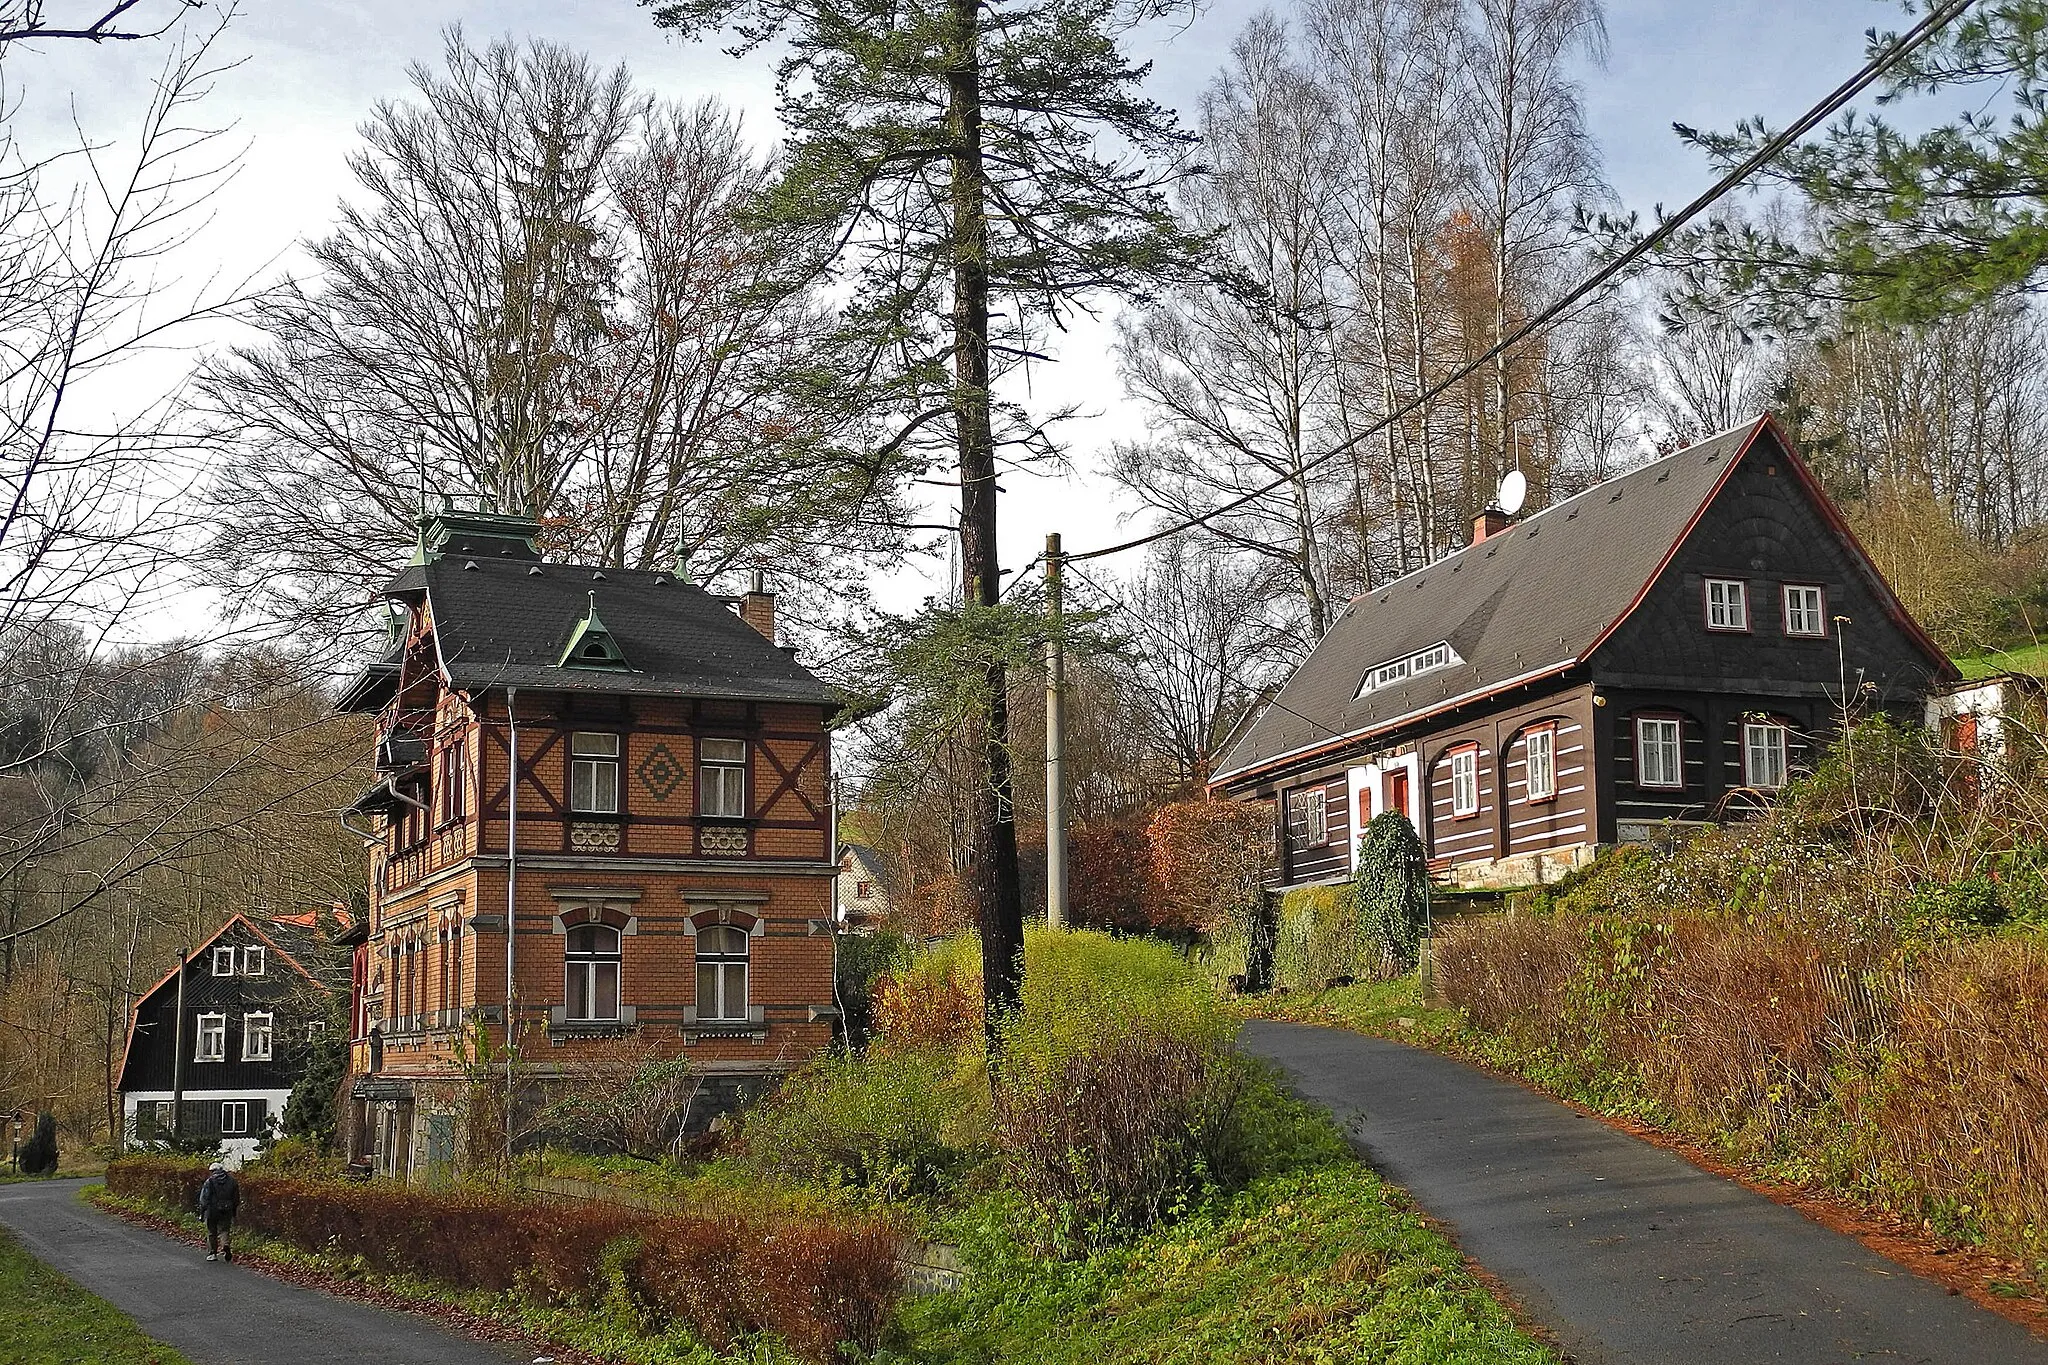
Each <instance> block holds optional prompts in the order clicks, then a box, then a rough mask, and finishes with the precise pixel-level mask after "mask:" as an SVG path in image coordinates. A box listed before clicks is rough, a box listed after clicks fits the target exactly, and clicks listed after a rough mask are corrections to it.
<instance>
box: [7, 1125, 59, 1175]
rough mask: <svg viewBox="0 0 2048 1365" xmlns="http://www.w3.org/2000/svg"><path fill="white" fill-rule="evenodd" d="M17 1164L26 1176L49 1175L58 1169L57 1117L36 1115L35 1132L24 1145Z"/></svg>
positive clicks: (18, 1155) (16, 1161)
mask: <svg viewBox="0 0 2048 1365" xmlns="http://www.w3.org/2000/svg"><path fill="white" fill-rule="evenodd" d="M15 1164H16V1165H17V1166H18V1167H19V1168H20V1169H21V1171H22V1173H23V1174H25V1175H49V1174H51V1173H52V1172H54V1171H55V1170H56V1169H57V1116H56V1115H55V1114H48V1113H45V1114H38V1115H36V1126H35V1131H34V1133H32V1134H31V1135H30V1136H29V1140H28V1141H27V1142H25V1143H23V1144H22V1146H21V1151H20V1152H19V1153H18V1154H17V1155H16V1158H15Z"/></svg>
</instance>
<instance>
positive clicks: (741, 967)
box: [697, 924, 749, 1019]
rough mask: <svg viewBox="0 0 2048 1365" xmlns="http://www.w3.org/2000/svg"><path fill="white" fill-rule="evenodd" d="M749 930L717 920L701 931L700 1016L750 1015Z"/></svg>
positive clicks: (727, 1016) (698, 964) (736, 1016)
mask: <svg viewBox="0 0 2048 1365" xmlns="http://www.w3.org/2000/svg"><path fill="white" fill-rule="evenodd" d="M748 947H749V940H748V938H747V931H746V930H744V929H736V928H734V927H733V926H732V925H730V924H714V925H711V926H710V927H708V928H704V929H699V930H698V931H697V1017H698V1018H699V1019H745V1018H746V1017H747V950H748Z"/></svg>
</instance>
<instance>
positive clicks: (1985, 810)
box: [1245, 723, 2048, 1294]
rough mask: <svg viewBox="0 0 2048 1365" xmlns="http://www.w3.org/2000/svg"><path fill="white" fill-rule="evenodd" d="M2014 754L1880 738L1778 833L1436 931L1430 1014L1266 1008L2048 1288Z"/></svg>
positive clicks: (1607, 875)
mask: <svg viewBox="0 0 2048 1365" xmlns="http://www.w3.org/2000/svg"><path fill="white" fill-rule="evenodd" d="M2010 738H2011V743H2012V745H2013V748H2012V749H2011V750H2010V751H2009V752H2008V754H2007V756H2006V766H2005V767H2004V768H2002V769H2000V770H1998V771H1995V772H1993V771H1983V772H1964V773H1960V774H1959V773H1957V772H1956V771H1954V770H1952V769H1951V768H1950V767H1948V766H1947V765H1945V763H1944V761H1943V760H1942V759H1941V758H1940V757H1939V756H1938V755H1937V754H1935V753H1934V752H1933V751H1932V750H1931V749H1930V748H1929V747H1928V745H1927V744H1926V742H1925V741H1924V740H1923V739H1922V738H1921V737H1920V736H1918V735H1915V734H1908V733H1904V732H1901V731H1898V730H1895V729H1893V728H1891V727H1889V726H1886V725H1883V724H1881V723H1872V724H1869V725H1866V726H1864V727H1862V728H1860V729H1859V730H1857V731H1856V732H1855V733H1854V737H1853V739H1852V740H1851V741H1850V742H1849V743H1847V744H1844V745H1840V746H1837V747H1836V749H1835V750H1834V751H1833V752H1832V753H1831V754H1830V755H1829V756H1828V758H1827V759H1826V761H1825V762H1824V763H1823V764H1822V766H1821V768H1820V770H1819V771H1818V772H1816V773H1815V774H1813V775H1812V776H1811V777H1810V778H1808V779H1807V780H1806V781H1805V782H1804V783H1803V784H1801V786H1799V787H1798V788H1797V789H1796V790H1794V791H1792V792H1791V793H1789V794H1788V796H1787V798H1786V799H1785V800H1784V801H1783V802H1782V803H1781V804H1780V805H1779V806H1778V807H1777V808H1776V809H1775V810H1774V811H1773V812H1772V813H1770V814H1769V815H1767V816H1764V817H1761V818H1759V819H1757V820H1754V821H1751V822H1748V823H1744V824H1737V825H1733V826H1730V827H1727V828H1722V829H1713V830H1708V831H1705V832H1702V833H1699V834H1696V835H1690V836H1679V835H1676V834H1674V836H1673V837H1672V839H1671V840H1670V841H1669V842H1668V843H1667V844H1665V845H1664V846H1661V847H1655V848H1623V849H1617V850H1615V851H1614V852H1612V853H1609V854H1607V855H1606V856H1604V857H1602V858H1601V859H1600V860H1599V861H1598V862H1596V863H1595V864H1593V865H1592V866H1591V867H1589V868H1587V869H1586V870H1585V871H1583V872H1581V873H1579V874H1576V875H1574V876H1573V877H1571V878H1569V879H1567V880H1566V881H1564V882H1561V883H1559V884H1556V885H1554V886H1551V887H1549V888H1546V889H1544V890H1542V891H1541V892H1538V893H1534V894H1529V895H1523V896H1519V897H1517V898H1515V901H1514V903H1513V904H1512V906H1511V907H1510V913H1508V914H1504V915H1485V916H1471V917H1461V918H1457V919H1453V920H1451V921H1449V922H1447V923H1446V924H1444V925H1442V926H1441V927H1440V928H1439V931H1438V932H1437V934H1436V935H1435V936H1434V938H1433V940H1432V946H1433V953H1432V967H1433V976H1432V985H1433V987H1434V990H1433V993H1432V995H1431V998H1430V1000H1429V1002H1427V1003H1425V1001H1424V999H1423V993H1422V991H1421V989H1420V985H1419V982H1418V981H1417V979H1416V978H1414V977H1408V978H1405V979H1398V980H1382V981H1374V982H1369V983H1367V984H1363V985H1356V986H1350V987H1340V988H1337V989H1331V990H1315V989H1302V988H1296V989H1291V990H1288V991H1287V992H1286V993H1284V994H1276V995H1271V996H1267V997H1264V998H1262V999H1259V1000H1256V1001H1248V1002H1246V1006H1245V1008H1246V1009H1247V1010H1249V1011H1250V1012H1254V1013H1261V1014H1267V1015H1271V1016H1275V1017H1285V1018H1294V1019H1300V1020H1305V1021H1309V1022H1317V1023H1330V1024H1337V1025H1341V1026H1345V1027H1351V1028H1356V1029H1359V1030H1360V1031H1363V1032H1369V1033H1375V1034H1381V1035H1384V1036H1388V1037H1395V1038H1404V1039H1407V1040H1409V1041H1413V1042H1417V1043H1420V1044H1423V1045H1428V1046H1436V1047H1440V1048H1443V1049H1445V1050H1449V1051H1453V1052H1458V1053H1460V1054H1462V1055H1465V1056H1467V1057H1469V1058H1472V1059H1473V1060H1477V1061H1480V1062H1483V1063H1485V1064H1488V1065H1491V1066H1493V1067H1496V1068H1498V1069H1500V1070H1504V1071H1508V1072H1511V1073H1514V1074H1516V1075H1519V1076H1522V1077H1524V1078H1526V1079H1528V1080H1530V1081H1533V1082H1535V1083H1536V1084H1538V1085H1540V1086H1542V1087H1543V1088H1545V1089H1547V1090H1549V1091H1551V1092H1552V1093H1554V1094H1557V1095H1559V1096H1561V1097H1563V1098H1566V1099H1569V1100H1572V1101H1574V1102H1577V1103H1580V1104H1583V1105H1586V1106H1587V1107H1589V1108H1592V1109H1595V1110H1598V1111H1601V1112H1604V1113H1608V1114H1613V1115H1619V1116H1626V1117H1630V1118H1635V1119H1640V1120H1643V1121H1645V1122H1648V1123H1651V1124H1653V1125H1655V1126H1657V1127H1659V1128H1662V1129H1665V1130H1667V1131H1669V1132H1672V1133H1675V1134H1679V1135H1682V1136H1684V1137H1686V1138H1689V1139H1692V1140H1695V1141H1697V1142H1700V1143H1701V1144H1703V1145H1704V1146H1705V1147H1707V1148H1708V1149H1709V1150H1711V1151H1715V1152H1718V1153H1719V1154H1721V1155H1722V1156H1724V1157H1725V1158H1726V1159H1727V1160H1729V1161H1730V1162H1731V1163H1733V1164H1735V1165H1736V1166H1738V1167H1739V1168H1742V1169H1746V1170H1749V1171H1751V1172H1753V1173H1755V1174H1757V1175H1760V1176H1763V1177H1766V1178H1770V1179H1774V1180H1779V1181H1784V1182H1788V1183H1790V1184H1793V1185H1796V1186H1799V1187H1803V1188H1807V1189H1810V1190H1816V1191H1822V1192H1828V1193H1833V1194H1837V1195H1842V1196H1846V1197H1848V1198H1849V1199H1851V1200H1854V1201H1856V1202H1859V1203H1862V1204H1864V1205H1866V1206H1869V1207H1872V1208H1876V1209H1880V1210H1883V1211H1885V1212H1888V1213H1891V1214H1895V1215H1901V1216H1904V1217H1906V1218H1908V1219H1910V1220H1913V1221H1915V1222H1918V1223H1919V1224H1920V1225H1921V1226H1922V1228H1923V1230H1924V1231H1925V1232H1926V1233H1927V1234H1928V1235H1930V1236H1931V1237H1932V1238H1934V1239H1935V1240H1937V1241H1942V1242H1947V1243H1951V1244H1961V1245H1968V1246H1977V1247H1982V1248H1984V1249H1986V1250H1987V1251H1989V1252H1991V1253H1993V1254H1995V1255H1997V1256H1999V1257H2003V1258H2006V1259H2008V1260H2009V1261H2010V1262H2012V1263H2013V1264H2014V1266H2015V1277H2014V1279H2013V1280H2012V1281H2011V1282H2010V1283H2007V1284H2005V1285H2003V1287H2002V1288H2001V1287H2000V1286H1993V1288H1994V1289H1998V1290H2000V1292H2009V1293H2012V1294H2021V1293H2028V1292H2031V1293H2036V1294H2038V1293H2040V1292H2041V1286H2042V1285H2043V1284H2044V1283H2048V1048H2044V1046H2043V1043H2042V1026H2043V1021H2044V1020H2048V876H2044V874H2048V845H2044V844H2043V843H2041V842H2040V840H2041V830H2042V829H2044V828H2048V825H2044V824H2043V823H2042V821H2041V812H2040V811H2039V810H2037V809H2036V808H2035V807H2036V804H2037V801H2038V798H2037V797H2035V796H2034V795H2033V794H2032V793H2033V790H2034V787H2035V786H2036V785H2038V776H2037V775H2035V773H2034V765H2032V764H2029V763H2026V762H2025V759H2026V757H2027V756H2026V755H2025V754H2024V753H2023V752H2021V751H2020V750H2019V747H2018V746H2019V745H2020V744H2022V743H2024V742H2026V741H2027V740H2029V739H2030V738H2031V736H2030V734H2029V733H2028V732H2027V731H2024V730H2021V729H2019V728H2018V727H2013V733H2012V735H2011V736H2010ZM1289 913H1290V915H1291V916H1292V917H1295V918H1299V919H1302V920H1307V921H1309V922H1310V923H1311V924H1313V923H1318V922H1321V921H1320V919H1319V918H1318V917H1321V918H1323V919H1327V918H1328V912H1327V911H1326V910H1325V909H1323V908H1322V907H1321V906H1320V905H1319V904H1310V903H1297V904H1296V905H1295V906H1293V907H1291V909H1290V912H1289ZM1288 937H1289V935H1288V932H1287V930H1286V929H1285V928H1284V927H1283V931H1282V933H1281V935H1280V938H1281V941H1282V943H1283V945H1284V944H1285V943H1286V942H1287V940H1288ZM1297 937H1303V938H1307V937H1309V935H1307V933H1306V932H1305V931H1304V932H1303V933H1302V934H1299V935H1297ZM1325 937H1327V935H1326V936H1325ZM1282 958H1283V961H1284V960H1285V953H1284V952H1283V954H1282ZM1334 960H1335V959H1334V958H1330V959H1328V960H1318V961H1317V963H1316V965H1315V969H1314V974H1315V975H1317V976H1318V977H1319V978H1320V979H1321V980H1323V981H1327V980H1329V979H1332V978H1335V977H1337V976H1338V975H1339V973H1338V971H1336V970H1333V969H1332V967H1331V962H1332V961H1334ZM1362 965H1367V964H1362ZM2028 1278H2031V1279H2032V1280H2033V1281H2034V1283H2033V1284H2032V1286H2031V1287H2029V1286H2028V1285H2027V1284H2026V1283H2025V1280H2026V1279H2028Z"/></svg>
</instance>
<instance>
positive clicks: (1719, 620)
mask: <svg viewBox="0 0 2048 1365" xmlns="http://www.w3.org/2000/svg"><path fill="white" fill-rule="evenodd" d="M1707 629H1708V630H1748V629H1749V585H1748V584H1747V583H1744V582H1743V581H1742V580H1741V579H1739V578H1709V579H1708V580H1707Z"/></svg>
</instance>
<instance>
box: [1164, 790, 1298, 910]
mask: <svg viewBox="0 0 2048 1365" xmlns="http://www.w3.org/2000/svg"><path fill="white" fill-rule="evenodd" d="M1145 838H1146V842H1147V843H1148V844H1149V845H1150V852H1151V868H1150V877H1149V881H1150V884H1151V885H1150V905H1151V912H1150V919H1151V922H1152V924H1153V926H1154V927H1156V928H1159V929H1164V930H1169V931H1174V932H1181V933H1198V934H1212V933H1214V932H1215V931H1216V930H1217V929H1218V928H1220V927H1222V926H1223V925H1224V924H1225V923H1226V922H1228V921H1229V920H1230V919H1232V918H1233V917H1236V916H1238V915H1240V914H1242V913H1245V912H1247V911H1248V910H1249V909H1250V908H1252V907H1253V906H1255V905H1256V904H1257V901H1258V897H1259V887H1260V882H1261V879H1262V877H1263V876H1264V872H1265V867H1266V864H1267V862H1268V861H1269V857H1270V854H1271V849H1272V841H1273V806H1272V803H1271V802H1267V801H1179V802H1174V803H1173V804H1170V805H1165V806H1161V807H1160V808H1159V810H1158V812H1157V813H1156V814H1155V815H1154V816H1153V817H1152V824H1151V827H1150V828H1149V829H1148V830H1146V832H1145Z"/></svg>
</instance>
